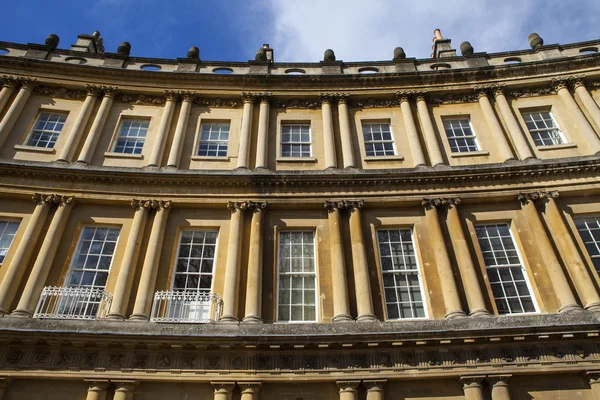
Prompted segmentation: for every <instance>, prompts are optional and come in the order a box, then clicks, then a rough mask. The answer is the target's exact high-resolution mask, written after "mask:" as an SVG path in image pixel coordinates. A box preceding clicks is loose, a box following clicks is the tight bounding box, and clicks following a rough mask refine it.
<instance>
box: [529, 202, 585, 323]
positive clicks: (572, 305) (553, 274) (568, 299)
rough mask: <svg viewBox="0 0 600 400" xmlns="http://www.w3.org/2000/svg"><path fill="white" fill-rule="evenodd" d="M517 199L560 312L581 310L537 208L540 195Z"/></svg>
mask: <svg viewBox="0 0 600 400" xmlns="http://www.w3.org/2000/svg"><path fill="white" fill-rule="evenodd" d="M517 199H518V200H519V202H520V203H521V210H522V211H523V214H524V215H525V218H526V219H527V221H528V222H529V226H530V228H531V232H532V234H533V235H534V237H535V241H536V243H537V245H538V248H539V250H540V255H541V257H542V258H543V260H544V266H545V269H546V272H548V277H549V278H550V281H551V282H552V286H553V287H554V293H555V295H556V298H557V299H558V303H559V304H560V307H559V309H558V312H561V313H562V312H570V311H579V310H581V306H580V305H579V304H577V300H576V299H575V296H574V295H573V291H572V290H571V286H570V285H569V280H568V279H567V276H566V275H565V273H564V271H563V268H562V266H561V264H560V261H559V260H558V258H557V257H556V253H555V252H554V247H553V246H552V243H551V242H550V239H549V238H548V234H547V233H546V230H545V229H544V225H543V223H542V220H541V218H540V215H539V213H538V211H537V209H536V208H535V204H534V201H537V200H539V199H540V193H539V192H532V193H519V195H518V196H517Z"/></svg>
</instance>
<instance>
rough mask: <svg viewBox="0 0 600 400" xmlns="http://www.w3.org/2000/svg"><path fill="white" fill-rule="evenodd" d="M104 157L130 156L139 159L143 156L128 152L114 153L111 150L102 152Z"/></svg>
mask: <svg viewBox="0 0 600 400" xmlns="http://www.w3.org/2000/svg"><path fill="white" fill-rule="evenodd" d="M104 157H106V158H130V159H135V160H141V159H143V158H144V156H143V155H142V154H128V153H115V152H113V151H107V152H106V153H104Z"/></svg>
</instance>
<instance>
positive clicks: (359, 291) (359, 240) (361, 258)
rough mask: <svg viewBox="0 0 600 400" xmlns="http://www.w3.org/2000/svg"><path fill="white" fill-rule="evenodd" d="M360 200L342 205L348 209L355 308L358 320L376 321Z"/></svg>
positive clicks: (361, 202) (362, 203)
mask: <svg viewBox="0 0 600 400" xmlns="http://www.w3.org/2000/svg"><path fill="white" fill-rule="evenodd" d="M363 205H364V202H363V201H362V200H351V201H345V202H344V206H345V208H346V209H348V210H349V211H350V242H351V243H352V264H353V267H354V268H353V269H354V285H355V290H356V310H357V312H358V316H357V318H356V320H357V321H358V322H373V321H377V318H376V317H375V313H374V312H373V298H372V296H371V283H370V279H369V266H368V264H367V252H366V250H365V241H364V238H363V231H362V225H361V220H362V219H361V212H360V209H361V208H362V207H363Z"/></svg>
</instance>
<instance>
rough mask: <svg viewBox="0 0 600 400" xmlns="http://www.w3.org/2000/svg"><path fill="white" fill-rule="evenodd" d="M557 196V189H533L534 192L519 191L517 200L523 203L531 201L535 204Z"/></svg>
mask: <svg viewBox="0 0 600 400" xmlns="http://www.w3.org/2000/svg"><path fill="white" fill-rule="evenodd" d="M558 196H559V193H558V191H556V190H553V191H541V190H538V191H534V192H521V193H519V194H518V195H517V200H519V201H520V202H521V203H523V204H527V203H528V202H530V201H532V202H534V203H537V204H545V203H546V202H547V201H548V200H550V199H556V198H557V197H558Z"/></svg>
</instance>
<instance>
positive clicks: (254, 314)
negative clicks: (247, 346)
mask: <svg viewBox="0 0 600 400" xmlns="http://www.w3.org/2000/svg"><path fill="white" fill-rule="evenodd" d="M266 207H267V203H266V202H250V203H249V206H248V208H249V209H250V211H251V212H252V222H251V226H250V248H249V254H248V274H247V278H246V309H245V312H244V322H246V323H262V322H263V319H262V312H261V311H262V268H263V229H262V223H263V214H264V209H265V208H266Z"/></svg>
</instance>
